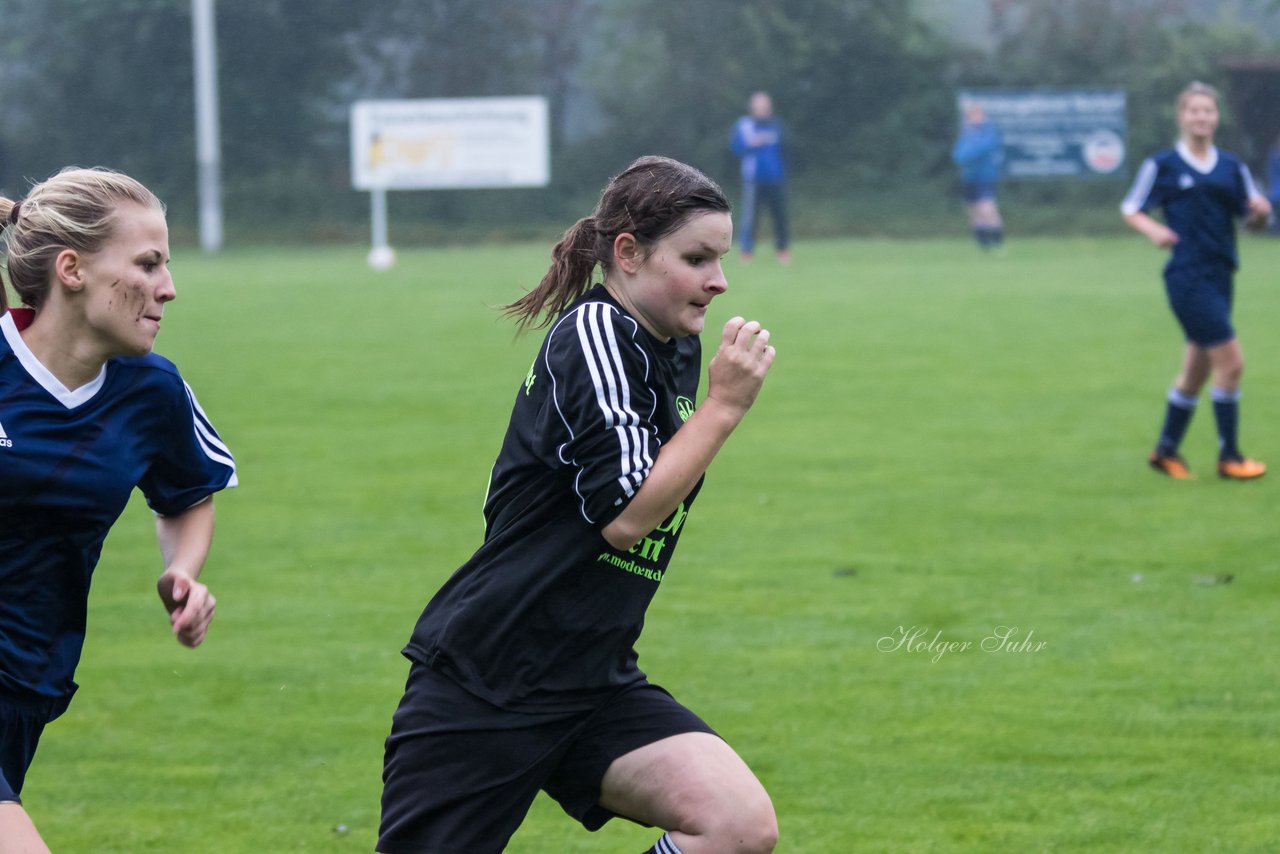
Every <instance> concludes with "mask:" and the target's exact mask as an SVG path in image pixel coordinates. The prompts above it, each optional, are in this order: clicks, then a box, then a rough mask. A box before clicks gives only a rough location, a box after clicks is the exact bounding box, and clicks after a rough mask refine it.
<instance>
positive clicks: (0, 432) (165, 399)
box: [0, 169, 236, 854]
mask: <svg viewBox="0 0 1280 854" xmlns="http://www.w3.org/2000/svg"><path fill="white" fill-rule="evenodd" d="M0 225H3V240H2V245H3V248H4V252H5V267H6V268H7V271H8V278H9V283H10V284H11V285H12V286H13V289H14V291H16V292H17V294H18V296H19V298H20V299H21V301H22V304H23V307H22V308H15V309H12V310H10V311H8V312H4V310H3V309H4V299H3V295H4V283H3V282H0V854H10V852H24V854H31V853H32V852H41V851H47V850H48V849H47V848H46V847H45V845H44V842H43V841H41V839H40V837H39V835H38V834H37V833H36V829H35V827H34V825H33V824H32V823H31V820H30V818H29V817H28V816H27V813H26V811H25V810H24V809H23V807H22V804H21V802H20V801H19V800H18V794H19V793H20V792H21V790H22V783H23V778H24V777H25V776H26V773H27V768H28V766H29V765H30V763H31V759H32V756H33V755H34V754H35V750H36V743H37V741H38V740H39V738H40V735H41V733H42V731H43V730H44V727H45V725H46V724H47V723H49V721H52V720H53V719H54V718H56V717H57V716H58V715H60V714H62V712H63V711H65V710H66V708H67V704H68V703H70V702H71V695H72V694H73V693H75V690H76V683H75V681H74V679H73V678H72V677H73V676H74V673H75V668H76V664H77V663H78V662H79V660H80V650H81V646H82V645H83V643H84V633H85V611H86V606H87V602H88V597H89V579H90V576H91V575H92V574H93V570H94V567H95V566H96V565H97V563H98V556H99V555H100V554H101V551H102V543H103V540H104V539H105V538H106V536H107V532H108V531H109V530H110V528H111V526H112V524H114V523H115V521H116V519H117V518H118V517H119V516H120V513H121V512H122V511H123V510H124V508H125V504H126V503H127V502H128V500H129V494H130V493H131V492H132V491H133V488H134V487H135V486H138V487H140V488H141V489H142V492H143V494H144V495H145V496H146V499H147V502H148V504H150V506H151V509H152V510H153V511H155V513H156V537H157V539H158V540H159V543H160V552H161V555H162V557H163V559H164V566H165V569H164V573H163V574H162V575H161V576H160V579H159V581H158V582H157V588H158V591H159V593H160V599H161V601H162V602H163V603H164V606H165V608H166V609H167V610H168V611H169V620H170V624H171V625H172V627H173V632H174V634H175V635H177V638H178V640H179V641H180V642H182V643H183V644H185V645H186V646H198V645H199V644H200V642H201V641H203V640H204V636H205V632H206V631H207V630H208V628H209V621H210V620H212V619H213V610H214V599H213V596H212V595H210V593H209V590H208V588H206V587H205V586H204V585H203V584H201V583H200V582H199V581H197V580H196V578H197V577H198V576H199V575H200V570H201V568H202V567H203V566H204V561H205V557H206V555H207V554H208V552H209V546H210V543H211V541H212V539H213V499H212V495H213V493H215V492H217V491H218V490H220V489H223V488H225V487H228V486H235V483H236V470H235V463H234V461H233V460H232V458H231V455H230V453H228V451H227V448H226V446H225V445H223V444H222V441H221V439H219V438H218V434H217V433H216V432H215V431H214V429H213V426H212V425H211V424H210V423H209V421H208V419H207V418H206V417H205V414H204V412H203V411H202V410H201V409H200V405H199V404H198V403H196V399H195V395H194V394H193V393H192V392H191V389H190V387H189V386H187V385H186V383H184V382H183V380H182V377H181V376H179V375H178V370H177V368H175V367H174V366H173V364H172V363H171V362H169V361H167V360H165V359H163V358H161V357H160V356H156V355H154V354H153V353H152V352H151V347H152V345H153V344H154V342H155V338H156V334H157V333H158V332H159V330H160V322H161V316H162V315H163V313H164V307H165V304H166V303H168V302H169V301H170V300H172V299H174V297H175V296H176V294H175V292H174V288H173V279H172V278H171V277H170V275H169V267H168V264H169V231H168V227H167V226H166V224H165V215H164V207H163V206H162V205H161V203H160V201H159V200H158V199H157V198H156V197H155V196H154V195H152V193H151V191H149V190H148V189H147V188H146V187H144V186H142V185H141V184H139V183H138V182H137V181H135V180H134V179H132V178H129V177H127V176H125V175H121V174H119V173H117V172H110V171H107V170H103V169H68V170H64V171H62V172H59V173H58V174H57V175H55V176H53V177H52V178H50V179H48V180H47V181H44V182H43V183H40V184H37V185H36V186H35V187H33V188H32V190H31V192H30V193H28V195H27V197H26V198H25V199H23V200H22V201H20V202H17V203H14V202H12V201H10V200H8V199H0Z"/></svg>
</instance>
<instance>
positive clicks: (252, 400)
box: [23, 236, 1280, 854]
mask: <svg viewBox="0 0 1280 854" xmlns="http://www.w3.org/2000/svg"><path fill="white" fill-rule="evenodd" d="M1242 244H1243V245H1242V256H1243V259H1244V262H1245V268H1244V269H1243V270H1242V272H1241V274H1240V276H1239V278H1238V279H1237V304H1236V322H1237V328H1238V330H1239V331H1240V338H1241V341H1242V342H1243V345H1244V350H1245V354H1246V359H1247V368H1246V377H1245V383H1244V389H1245V397H1244V400H1243V403H1242V423H1243V427H1242V440H1243V447H1244V449H1245V451H1246V452H1247V453H1249V454H1250V455H1251V456H1254V457H1256V458H1259V459H1262V460H1265V461H1269V462H1271V463H1272V464H1273V465H1280V431H1278V430H1277V427H1276V425H1277V424H1280V336H1278V335H1277V334H1276V332H1275V331H1276V329H1277V326H1278V324H1280V292H1278V291H1277V288H1276V286H1275V282H1274V281H1273V279H1274V274H1273V271H1274V270H1275V269H1277V267H1278V266H1280V241H1271V240H1268V239H1265V238H1261V237H1253V236H1250V237H1245V238H1242ZM548 249H549V246H542V245H539V246H493V247H469V248H449V249H439V250H404V251H401V252H400V260H399V264H398V265H397V267H396V268H395V269H394V270H393V271H390V272H387V273H380V274H379V273H373V272H370V271H369V270H368V269H367V268H366V267H365V265H364V250H361V249H358V248H345V249H338V248H323V249H298V250H243V251H229V252H226V253H224V254H222V255H220V256H217V257H205V256H201V255H199V254H197V253H195V252H193V251H189V252H183V253H180V254H179V257H178V258H177V259H175V262H174V264H173V273H174V278H175V281H176V284H177V288H178V293H179V299H178V301H177V302H176V303H174V304H173V305H172V306H170V307H169V309H168V310H167V311H166V317H165V327H164V330H163V332H162V333H161V336H160V340H159V343H158V345H157V350H158V352H160V353H162V354H164V355H166V356H168V357H170V358H172V359H173V360H174V361H176V362H177V363H178V365H179V366H180V367H181V368H182V371H183V374H184V376H185V377H186V379H187V381H188V382H189V383H191V385H192V386H193V387H194V389H195V390H196V393H197V394H198V395H199V398H200V402H201V404H202V405H203V407H204V409H205V410H206V412H207V413H208V414H209V416H210V417H211V418H212V420H213V422H214V423H215V424H216V425H217V426H218V428H219V430H220V431H221V433H222V436H223V438H224V439H226V441H227V443H228V444H229V445H230V446H231V448H232V450H233V451H234V452H235V453H236V457H237V460H238V463H239V466H240V481H241V486H240V488H239V489H236V490H233V491H231V492H229V493H226V494H224V495H222V496H220V497H219V498H218V499H217V506H218V534H217V537H216V538H215V543H214V551H213V554H212V556H211V558H210V561H209V563H208V565H207V566H206V570H205V576H204V580H205V581H207V582H208V584H209V586H210V588H211V590H212V591H213V592H214V594H215V595H216V596H217V597H218V616H217V619H216V620H215V621H214V624H213V628H212V630H211V633H210V636H209V638H208V640H207V642H206V643H205V645H204V646H203V647H201V648H200V649H198V650H195V651H191V650H187V649H184V648H182V647H180V646H179V645H178V644H177V643H176V642H175V641H174V640H172V638H171V637H170V636H169V633H168V622H167V619H166V617H165V614H164V612H163V609H162V608H161V606H160V604H159V602H158V601H157V600H156V596H155V593H154V585H153V582H154V579H155V577H156V576H157V575H158V574H159V572H160V559H159V554H158V551H157V549H156V546H155V542H154V537H153V534H152V524H151V522H150V518H149V514H148V512H147V510H146V507H145V505H144V504H143V503H142V501H141V499H140V497H139V496H137V495H135V501H134V502H133V503H132V504H131V505H130V507H129V510H128V511H127V512H126V514H125V516H124V518H123V519H122V520H121V522H120V523H118V524H117V526H116V529H115V530H114V531H113V533H112V535H111V536H110V538H109V539H108V541H107V545H106V548H105V550H104V555H103V559H102V562H101V564H100V565H99V567H98V570H97V573H96V577H95V581H94V590H93V594H92V598H91V602H90V613H89V638H88V642H87V645H86V651H85V658H84V662H83V664H82V666H81V668H80V670H79V672H78V681H79V682H80V684H81V685H82V688H81V690H80V693H79V696H77V698H76V700H75V702H74V703H73V704H72V706H71V709H70V710H69V711H68V713H67V714H66V715H65V716H64V717H63V718H62V719H60V720H58V721H57V722H55V723H54V724H52V725H51V726H50V727H49V729H48V730H47V731H46V734H45V737H44V739H43V741H42V744H41V747H40V751H39V753H38V755H37V757H36V760H35V764H34V765H33V767H32V771H31V774H30V776H29V777H28V780H27V786H26V789H25V790H24V793H23V794H24V799H25V801H26V803H27V806H28V809H29V811H30V812H31V814H32V816H33V817H34V819H35V821H36V823H37V824H38V826H40V828H41V829H42V832H43V833H44V835H45V837H46V839H47V840H48V842H49V844H50V846H51V847H52V849H53V850H54V851H55V852H60V854H64V852H72V854H75V852H94V854H99V853H100V852H128V854H137V853H138V852H173V851H183V852H211V854H226V853H227V852H253V854H262V852H268V854H271V853H273V852H294V851H320V852H324V851H370V850H372V848H373V843H374V839H375V835H376V829H377V822H378V799H379V794H380V788H381V786H380V774H381V759H382V740H383V738H384V737H385V736H386V734H387V731H388V729H389V726H390V718H391V713H392V711H393V710H394V707H395V704H396V702H397V701H398V699H399V696H400V692H401V689H402V687H403V681H404V677H405V675H406V672H407V662H406V661H405V660H404V659H403V658H402V657H401V656H400V654H399V650H400V648H401V647H402V646H403V644H404V642H405V641H406V640H407V638H408V635H409V632H410V630H411V628H412V626H413V623H414V620H415V619H416V618H417V616H418V613H419V612H420V610H421V608H422V606H423V605H424V604H425V602H426V600H427V598H428V597H429V596H430V595H431V594H432V593H433V592H434V590H435V589H436V588H437V587H438V586H439V585H440V584H441V583H442V582H443V580H444V579H445V578H446V577H447V576H448V575H449V574H450V573H451V572H452V571H453V570H454V569H455V568H456V567H457V566H458V565H459V564H460V563H461V562H462V561H464V560H465V559H466V558H467V557H468V556H469V554H470V553H471V551H472V550H473V549H474V548H475V547H476V546H477V545H478V544H479V542H480V537H481V535H482V519H481V515H480V506H481V502H482V499H483V496H484V491H485V485H486V479H487V476H488V472H489V467H490V465H491V464H492V462H493V459H494V456H495V455H496V453H497V450H498V445H499V443H500V440H501V437H502V433H503V431H504V429H505V426H506V419H507V415H508V413H509V410H510V405H511V401H512V399H513V397H514V395H515V393H516V390H517V388H518V387H519V385H520V383H521V381H522V380H523V378H524V376H525V373H526V371H527V369H528V364H529V361H530V360H531V358H532V356H533V353H534V352H535V350H536V348H537V345H538V343H539V338H540V336H539V335H538V334H531V335H528V336H525V337H522V338H516V337H515V336H514V325H513V324H511V323H509V322H506V321H503V320H502V319H501V317H500V314H499V313H498V312H496V311H494V310H493V308H492V306H495V305H498V304H500V303H503V302H506V301H509V300H511V299H513V298H514V297H516V296H517V295H519V294H520V293H521V292H522V289H524V288H527V287H531V286H532V285H534V284H535V283H536V282H537V280H538V279H539V278H540V276H541V274H542V273H543V271H544V270H545V268H546V263H547V260H548ZM1161 263H1162V257H1161V255H1160V254H1159V253H1158V252H1157V251H1156V250H1154V249H1153V248H1151V247H1150V246H1149V245H1148V244H1146V243H1145V242H1144V241H1143V240H1141V239H1140V238H1138V237H1136V236H1126V237H1123V238H1121V237H1117V238H1114V239H1094V240H1088V239H1063V240H1052V241H1051V240H1036V241H1016V240H1015V241H1014V242H1012V243H1011V244H1010V247H1009V253H1008V255H1007V256H1006V257H1002V258H995V257H988V256H983V255H981V254H980V253H979V252H978V251H977V250H976V249H975V248H974V247H973V246H972V244H971V243H970V242H968V241H965V240H960V239H956V240H939V241H933V242H876V241H860V242H853V241H848V242H838V241H832V242H820V243H819V242H814V243H801V244H799V245H798V246H797V247H796V249H795V262H794V263H793V264H792V265H791V266H789V267H780V266H777V265H775V264H774V263H773V261H772V259H771V258H770V257H769V256H768V253H763V254H762V255H760V256H759V257H758V258H757V260H756V262H755V263H754V264H753V265H752V266H743V265H742V264H741V263H739V262H738V261H737V259H736V258H730V259H728V260H727V262H726V266H727V272H728V275H729V280H730V289H729V292H728V293H727V294H725V295H724V296H722V297H720V298H719V299H718V300H717V301H716V302H715V303H713V305H712V307H711V310H710V312H709V315H708V333H707V335H706V336H704V340H705V343H706V346H707V348H708V350H709V351H710V350H711V349H713V348H714V343H715V341H716V336H715V333H716V332H718V330H719V327H720V325H721V324H722V323H723V321H724V320H725V319H727V318H728V317H729V316H731V315H733V314H744V315H746V316H748V317H755V318H759V319H760V320H762V321H764V322H765V324H766V325H767V326H769V327H770V328H771V330H772V332H773V343H774V344H776V346H777V348H778V354H779V355H778V360H777V363H776V365H775V367H774V370H773V371H772V373H771V375H770V377H769V379H768V381H767V382H766V385H765V388H764V391H763V392H762V393H761V396H760V399H759V401H758V403H757V405H756V407H755V409H754V410H753V411H752V412H751V413H750V414H749V415H748V416H747V419H746V421H745V422H744V423H743V425H742V426H741V427H740V429H739V430H738V432H737V433H736V434H735V435H734V436H733V437H732V438H731V440H730V442H729V444H728V445H727V446H726V448H725V449H724V451H723V452H722V453H721V455H720V456H719V458H717V460H716V461H715V463H714V464H713V466H712V468H711V471H710V473H709V474H708V477H707V485H706V488H705V489H704V490H703V492H702V495H701V497H700V498H699V501H698V504H697V506H696V507H695V510H694V513H693V515H692V517H691V518H690V520H689V524H688V527H687V529H686V533H685V535H684V537H683V542H682V545H681V547H680V552H679V553H678V554H677V555H676V557H675V560H674V561H673V563H672V568H671V571H670V573H669V575H668V577H667V578H666V580H665V581H664V583H663V585H662V589H661V591H660V592H659V594H658V596H657V598H656V600H655V602H654V605H653V607H652V608H651V609H650V611H649V619H648V622H647V626H646V629H645V633H644V635H643V636H642V638H641V641H640V647H639V648H640V662H641V666H642V667H644V669H645V670H646V671H647V672H648V673H649V675H650V677H651V678H652V679H653V680H654V681H655V682H658V683H659V684H662V685H663V686H665V687H666V688H668V689H669V690H671V691H672V692H673V693H674V694H675V695H676V696H677V697H678V698H680V699H681V700H682V701H684V702H685V703H686V704H687V705H689V706H690V707H692V708H693V709H694V710H696V711H698V712H699V713H700V714H702V715H703V716H704V717H705V718H706V720H707V721H708V722H709V723H711V724H712V725H713V726H715V727H716V728H717V729H718V730H719V731H720V732H721V733H722V734H723V735H724V736H725V737H726V738H727V739H728V741H729V742H730V743H731V744H732V745H734V747H735V748H736V749H737V750H738V752H739V753H741V754H742V756H743V757H744V758H745V759H746V760H747V762H748V763H749V764H750V765H751V766H752V767H753V768H754V769H755V770H756V772H757V773H758V775H759V776H760V778H761V779H762V780H763V782H764V783H765V786H766V787H767V788H768V789H769V791H770V793H771V794H772V796H773V799H774V803H775V805H776V807H777V811H778V815H779V821H780V826H781V834H782V836H781V841H780V843H779V846H778V851H779V852H797V853H798V854H810V852H814V853H815V854H827V852H831V854H843V852H849V851H872V852H947V851H957V852H970V851H971V852H996V851H1019V852H1023V851H1053V852H1058V851H1088V852H1146V851H1161V852H1205V851H1230V852H1242V851H1268V850H1274V846H1275V844H1276V841H1277V840H1278V839H1280V814H1278V813H1277V811H1276V803H1275V793H1276V779H1277V775H1278V774H1280V758H1278V757H1277V751H1276V750H1275V745H1276V743H1277V736H1280V725H1278V724H1277V709H1280V661H1278V660H1277V657H1276V656H1275V655H1274V650H1275V648H1276V646H1277V642H1280V637H1278V635H1280V630H1278V628H1277V626H1278V625H1280V624H1278V622H1277V619H1276V613H1277V612H1276V606H1275V601H1276V599H1277V597H1280V552H1277V549H1276V545H1275V537H1276V518H1277V511H1278V510H1280V500H1278V499H1277V495H1280V482H1277V481H1276V480H1274V478H1280V474H1276V473H1273V474H1272V475H1270V476H1268V477H1267V478H1263V479H1262V480H1261V481H1258V482H1251V483H1234V482H1232V483H1228V482H1222V481H1219V480H1218V479H1217V478H1216V476H1213V466H1212V463H1213V460H1214V456H1215V453H1216V438H1215V435H1214V430H1213V418H1212V410H1211V407H1209V406H1208V405H1207V401H1206V403H1205V405H1202V406H1201V410H1202V411H1201V412H1200V413H1199V414H1198V415H1197V416H1196V419H1195V421H1194V422H1193V423H1192V426H1191V431H1190V433H1189V435H1188V438H1187V442H1186V444H1185V446H1184V452H1185V454H1186V456H1187V457H1188V458H1189V459H1190V461H1191V464H1192V466H1193V467H1194V468H1196V469H1197V470H1198V471H1199V472H1200V474H1201V477H1200V478H1199V479H1198V480H1196V481H1193V482H1174V481H1170V480H1167V479H1165V478H1162V477H1159V476H1158V475H1156V474H1154V473H1153V472H1151V471H1150V470H1149V469H1148V468H1147V467H1146V465H1145V455H1146V453H1147V452H1148V450H1149V449H1150V446H1151V444H1152V443H1153V441H1154V438H1155V434H1156V431H1157V428H1158V427H1159V422H1160V418H1161V416H1162V414H1163V405H1164V403H1163V400H1164V393H1165V390H1166V389H1167V387H1168V384H1169V381H1170V379H1171V377H1172V376H1173V373H1174V370H1175V367H1176V364H1177V361H1178V358H1179V355H1180V350H1181V343H1180V337H1179V333H1178V331H1177V329H1176V327H1175V325H1174V322H1173V319H1172V317H1171V316H1170V315H1169V313H1168V310H1167V309H1166V307H1165V303H1164V297H1163V291H1162V288H1161V285H1160V279H1159V267H1160V264H1161ZM708 355H709V353H708ZM704 391H705V374H704ZM1228 578H1229V581H1228ZM1002 627H1003V628H1002ZM1002 637H1003V640H1002V639H1001V638H1002ZM1268 744H1270V745H1271V747H1267V745H1268ZM656 836H657V834H656V833H655V832H653V831H652V830H648V829H644V828H640V827H636V826H634V825H630V824H628V823H626V822H622V821H615V822H612V823H611V824H610V825H608V826H607V827H606V828H605V829H604V830H602V831H600V832H599V833H596V834H589V833H587V832H586V831H584V830H582V829H581V827H579V826H578V825H576V823H574V822H573V821H572V820H571V819H569V818H568V817H566V816H564V815H563V814H562V813H560V811H559V809H558V807H557V806H556V805H555V804H554V803H553V802H552V801H550V800H548V799H546V798H545V797H543V798H540V799H539V801H538V803H537V804H536V805H535V807H534V809H533V811H532V812H531V814H530V816H529V818H528V820H527V821H526V823H525V825H524V826H523V827H522V828H521V830H520V831H519V832H518V833H517V835H516V837H515V838H514V840H513V841H512V845H511V848H510V850H511V851H513V852H529V854H540V852H551V851H557V852H559V851H567V852H618V851H633V852H639V851H642V850H644V849H645V848H646V847H648V846H649V845H651V844H652V843H653V841H654V840H655V838H656Z"/></svg>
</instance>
